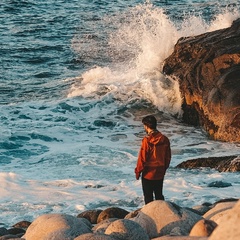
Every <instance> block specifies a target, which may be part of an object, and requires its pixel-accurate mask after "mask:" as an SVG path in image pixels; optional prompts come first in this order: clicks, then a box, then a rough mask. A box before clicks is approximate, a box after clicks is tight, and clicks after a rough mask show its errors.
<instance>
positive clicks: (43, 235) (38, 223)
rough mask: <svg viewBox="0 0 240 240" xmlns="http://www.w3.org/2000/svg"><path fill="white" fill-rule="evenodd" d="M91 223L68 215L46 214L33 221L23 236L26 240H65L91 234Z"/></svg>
mask: <svg viewBox="0 0 240 240" xmlns="http://www.w3.org/2000/svg"><path fill="white" fill-rule="evenodd" d="M90 226H91V223H90V222H88V220H86V219H84V218H76V217H73V216H71V215H67V214H45V215H42V216H40V217H38V218H37V219H35V220H34V221H33V223H32V224H31V225H30V226H29V227H28V229H27V231H26V234H25V235H24V236H23V238H25V239H26V240H33V239H37V240H45V239H51V240H65V239H74V238H75V237H77V236H79V235H81V234H84V233H90V232H92V231H91V228H90Z"/></svg>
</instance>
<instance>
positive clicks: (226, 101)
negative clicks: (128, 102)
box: [163, 19, 240, 142]
mask: <svg viewBox="0 0 240 240" xmlns="http://www.w3.org/2000/svg"><path fill="white" fill-rule="evenodd" d="M163 72H164V73H165V74H166V75H170V76H174V77H176V78H177V79H178V80H179V85H180V90H181V93H182V97H183V104H182V109H183V112H184V114H183V120H184V121H185V122H186V123H189V124H193V125H200V126H202V127H203V128H204V129H205V130H206V132H207V133H208V134H209V136H210V137H212V138H213V139H216V140H223V141H231V142H240V19H238V20H236V21H234V22H233V24H232V26H231V27H229V28H226V29H221V30H217V31H214V32H208V33H205V34H202V35H199V36H194V37H187V38H181V39H179V41H178V42H177V44H176V45H175V48H174V52H173V53H172V54H171V55H170V56H169V57H168V58H167V59H166V60H165V63H164V66H163Z"/></svg>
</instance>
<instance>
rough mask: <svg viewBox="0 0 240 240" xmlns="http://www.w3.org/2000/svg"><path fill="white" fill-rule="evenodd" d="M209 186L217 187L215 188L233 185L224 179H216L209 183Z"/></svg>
mask: <svg viewBox="0 0 240 240" xmlns="http://www.w3.org/2000/svg"><path fill="white" fill-rule="evenodd" d="M207 186H208V187H215V188H225V187H230V186H232V184H231V183H227V182H223V181H214V182H211V183H209V184H208V185H207Z"/></svg>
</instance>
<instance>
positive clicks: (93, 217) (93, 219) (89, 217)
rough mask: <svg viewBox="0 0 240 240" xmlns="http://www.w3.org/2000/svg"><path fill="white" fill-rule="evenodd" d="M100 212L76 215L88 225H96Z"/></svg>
mask: <svg viewBox="0 0 240 240" xmlns="http://www.w3.org/2000/svg"><path fill="white" fill-rule="evenodd" d="M101 212H102V210H87V211H84V212H82V213H80V214H78V216H77V217H78V218H86V219H87V220H88V221H89V222H90V223H92V224H96V223H97V219H98V216H99V214H100V213H101Z"/></svg>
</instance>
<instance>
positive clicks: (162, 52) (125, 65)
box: [68, 4, 181, 115]
mask: <svg viewBox="0 0 240 240" xmlns="http://www.w3.org/2000/svg"><path fill="white" fill-rule="evenodd" d="M123 16H124V17H123ZM119 19H121V21H119ZM123 19H124V20H123ZM106 22H107V23H108V24H110V22H111V23H113V24H115V25H114V27H112V28H114V29H115V30H114V31H113V32H110V33H109V36H108V39H109V40H108V49H106V53H108V54H109V56H110V57H111V59H112V61H111V62H110V63H109V65H108V66H106V67H100V66H96V67H94V68H92V69H90V70H89V71H87V72H85V73H83V74H82V76H81V80H80V81H81V84H79V82H77V83H76V84H75V85H73V86H72V89H71V90H70V92H69V95H68V96H69V97H73V96H79V95H80V96H84V97H87V96H88V97H89V96H92V97H93V96H98V95H99V94H100V95H101V96H102V95H105V94H110V95H112V96H114V97H115V98H117V99H121V101H125V104H127V103H128V102H130V101H132V100H133V99H143V100H147V101H149V102H151V103H152V104H153V105H155V106H156V107H157V108H158V109H159V110H160V111H164V112H165V111H166V112H169V113H170V114H174V115H175V114H180V112H181V97H180V92H179V87H178V83H177V81H174V80H172V79H170V78H166V77H165V76H164V75H163V74H162V73H161V65H162V63H163V61H164V59H165V58H166V57H167V56H168V55H169V54H170V53H171V51H172V50H173V46H174V43H175V42H176V40H177V39H178V37H179V36H178V32H177V31H176V29H175V27H174V25H173V23H172V22H171V21H170V20H169V19H168V17H167V15H166V14H165V13H164V11H163V9H161V8H156V7H153V5H152V4H143V5H137V6H136V7H134V8H130V10H128V11H127V12H124V13H122V14H120V15H119V16H115V17H114V19H113V20H112V21H110V20H109V18H106ZM75 43H76V42H75ZM73 47H74V48H75V49H77V50H79V46H78V45H77V46H76V45H73ZM113 53H114V54H113ZM76 86H78V87H76ZM103 92H104V93H105V94H102V93H103ZM126 96H128V98H127V99H126Z"/></svg>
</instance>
